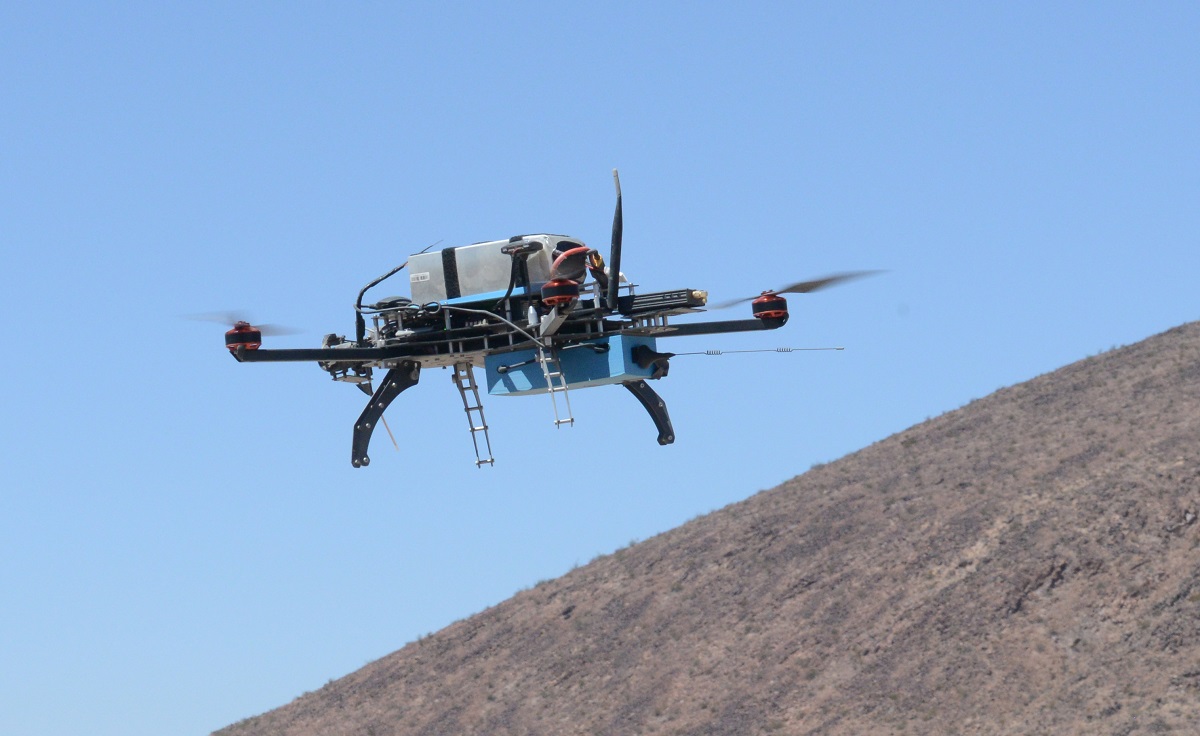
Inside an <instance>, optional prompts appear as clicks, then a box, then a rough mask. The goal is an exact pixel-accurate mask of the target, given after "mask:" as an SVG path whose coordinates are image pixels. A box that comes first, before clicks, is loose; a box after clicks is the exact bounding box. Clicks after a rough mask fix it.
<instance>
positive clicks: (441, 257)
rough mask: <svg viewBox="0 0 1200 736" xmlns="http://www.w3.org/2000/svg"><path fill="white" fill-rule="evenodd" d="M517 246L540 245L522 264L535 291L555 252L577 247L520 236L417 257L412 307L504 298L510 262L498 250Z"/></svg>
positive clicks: (412, 265) (556, 238)
mask: <svg viewBox="0 0 1200 736" xmlns="http://www.w3.org/2000/svg"><path fill="white" fill-rule="evenodd" d="M518 243H540V244H541V246H542V248H541V250H539V251H537V252H534V253H530V254H529V255H528V257H526V259H525V262H526V264H527V268H528V269H529V285H530V287H531V288H532V289H534V290H537V289H540V288H541V285H542V284H544V283H545V282H547V281H549V280H550V266H551V265H552V264H553V263H554V252H555V250H556V249H557V250H558V251H559V252H562V251H564V250H568V249H570V248H575V247H578V246H580V245H582V243H580V242H578V241H577V240H574V239H572V238H569V237H567V236H565V235H522V236H519V237H515V238H510V239H508V240H492V241H489V242H486V243H475V244H474V245H463V246H459V247H457V248H444V249H442V250H440V251H434V252H432V253H420V254H417V255H415V256H412V257H410V258H409V259H408V272H409V281H410V282H411V283H412V300H413V301H414V302H415V303H417V304H426V303H428V302H460V303H461V302H473V301H487V300H494V299H499V298H501V297H503V296H504V294H505V292H507V291H508V287H509V283H510V281H511V280H512V269H513V259H512V257H511V256H510V255H508V254H507V253H505V252H504V250H503V249H504V248H506V247H507V246H511V245H516V244H518ZM560 244H561V245H560ZM518 283H519V282H518ZM514 293H516V294H522V293H524V288H523V287H522V286H517V288H516V289H514Z"/></svg>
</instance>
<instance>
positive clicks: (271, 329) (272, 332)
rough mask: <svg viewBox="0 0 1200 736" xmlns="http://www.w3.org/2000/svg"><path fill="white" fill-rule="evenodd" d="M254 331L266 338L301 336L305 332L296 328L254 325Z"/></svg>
mask: <svg viewBox="0 0 1200 736" xmlns="http://www.w3.org/2000/svg"><path fill="white" fill-rule="evenodd" d="M253 327H254V329H256V330H258V331H259V332H261V333H262V334H263V336H264V337H267V336H270V337H278V336H280V335H299V334H302V333H303V332H304V330H298V329H296V328H295V327H287V326H285V325H253Z"/></svg>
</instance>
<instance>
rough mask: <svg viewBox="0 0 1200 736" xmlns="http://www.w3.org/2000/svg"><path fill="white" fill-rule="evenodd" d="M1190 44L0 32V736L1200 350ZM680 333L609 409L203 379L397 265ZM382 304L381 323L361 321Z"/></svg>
mask: <svg viewBox="0 0 1200 736" xmlns="http://www.w3.org/2000/svg"><path fill="white" fill-rule="evenodd" d="M1198 39H1200V6H1197V5H1196V4H1195V3H1185V2H1180V3H1170V2H1156V3H1104V2H1097V3H1041V2H1039V3H1034V2H1015V3H1014V2H1004V3H936V2H934V3H928V2H922V3H891V2H884V3H860V2H854V3H843V2H837V3H755V2H751V3H736V4H733V3H731V4H725V5H724V6H722V7H716V8H711V9H697V4H695V3H604V4H574V3H560V4H554V5H550V4H544V5H543V4H523V3H514V4H502V5H499V6H496V7H493V8H483V7H480V5H479V4H468V3H380V2H363V3H354V4H348V3H316V2H294V3H253V4H248V3H230V2H206V3H161V2H157V3H141V2H122V3H78V4H73V3H62V2H23V1H20V0H12V1H10V2H7V3H4V4H3V5H2V6H0V274H3V276H4V285H3V287H2V288H0V307H2V310H0V314H2V315H3V320H4V327H5V334H6V339H7V341H8V344H9V349H8V351H7V354H8V359H7V361H6V364H7V368H6V375H7V380H6V381H5V382H4V384H3V389H0V390H2V391H3V395H2V399H3V414H2V416H3V417H4V419H3V423H2V424H0V433H2V434H0V448H2V449H0V453H2V454H0V457H2V458H3V465H4V480H3V490H2V491H0V732H3V733H5V734H39V735H40V736H60V735H61V736H65V735H67V734H81V733H87V734H91V735H92V736H107V735H112V736H117V735H118V734H119V735H120V736H143V735H145V736H149V735H151V734H153V735H155V736H158V735H160V734H167V733H169V734H204V733H207V732H209V731H211V730H213V729H216V728H219V727H221V726H224V725H227V724H229V723H232V722H234V721H236V720H239V719H241V718H244V717H247V716H250V715H253V714H256V713H259V712H261V711H264V710H267V709H270V708H273V707H275V706H278V705H282V704H284V703H286V702H287V701H289V700H291V699H292V698H293V697H295V696H298V695H300V694H301V693H303V692H305V691H307V690H313V689H316V688H318V687H320V686H321V685H323V684H324V683H325V682H326V681H328V680H329V679H331V678H336V677H340V676H342V675H344V674H346V673H348V672H350V671H353V670H355V669H357V668H358V667H360V666H362V665H363V664H365V663H366V662H368V661H370V660H373V659H376V658H378V657H380V656H383V655H385V654H387V653H389V652H391V651H393V650H395V649H397V648H399V647H401V646H402V645H404V644H405V643H406V642H408V641H411V640H413V639H415V638H417V637H418V636H421V635H423V634H425V633H427V632H431V631H436V630H438V629H440V628H442V627H443V626H445V625H447V624H449V623H451V622H453V621H455V620H457V619H459V618H462V617H465V616H468V615H470V614H472V613H474V612H477V611H479V610H482V609H483V608H485V607H487V606H490V605H493V604H495V603H498V602H499V601H501V600H503V599H505V598H507V597H508V596H510V595H511V594H513V593H514V592H516V591H517V590H519V589H521V588H523V587H526V586H530V585H533V584H535V583H536V582H537V581H538V580H539V579H543V578H548V577H554V576H557V575H560V574H562V573H564V572H566V571H568V570H569V569H571V567H572V566H574V565H576V564H585V563H587V562H588V561H589V560H590V559H592V558H593V557H595V556H596V555H599V554H605V553H608V552H611V551H612V550H614V549H616V548H618V547H621V546H623V545H625V544H628V543H629V542H630V540H634V539H644V538H646V537H648V536H651V535H654V534H656V533H658V532H661V531H664V530H667V529H669V528H671V527H674V526H676V525H678V524H680V523H682V522H684V521H686V520H688V519H689V518H692V517H694V516H696V515H698V514H702V513H706V512H708V511H710V510H713V509H717V508H720V507H722V506H724V505H726V504H728V503H731V502H733V501H737V500H740V499H743V498H746V497H747V496H750V495H752V494H753V493H755V492H757V491H759V490H761V489H765V488H769V487H773V486H775V485H776V484H778V483H780V482H782V481H784V480H787V479H788V478H790V477H792V476H794V475H796V474H799V473H802V472H804V471H805V470H807V469H808V468H809V467H810V466H812V465H813V464H814V463H819V462H828V461H831V460H834V459H837V458H839V457H841V456H843V455H845V454H847V453H850V452H853V451H855V450H857V449H859V448H861V447H863V446H865V445H868V444H870V443H872V442H874V441H877V440H879V439H882V438H884V437H886V436H888V435H889V434H892V433H894V432H896V431H899V430H902V429H904V428H905V427H908V426H910V425H912V424H914V423H917V422H920V421H923V420H924V419H926V418H927V417H930V416H934V415H937V414H940V413H942V412H944V411H948V410H951V409H954V408H956V407H959V406H961V405H963V404H964V403H967V402H969V401H970V400H972V399H974V398H978V397H981V396H984V395H986V394H988V393H990V392H992V391H994V390H995V389H997V388H999V387H1001V386H1005V385H1009V384H1012V383H1016V382H1019V381H1022V380H1025V379H1028V378H1031V377H1033V376H1036V375H1038V374H1040V373H1043V372H1045V371H1048V370H1051V369H1054V368H1056V367H1059V366H1061V365H1063V364H1066V363H1069V362H1072V361H1074V360H1077V359H1080V358H1083V357H1086V356H1088V355H1090V354H1094V353H1097V352H1099V351H1102V350H1106V349H1108V348H1110V347H1112V346H1114V345H1118V344H1124V343H1129V342H1133V341H1136V340H1139V339H1141V338H1144V337H1146V336H1149V335H1151V334H1153V333H1156V332H1159V331H1162V330H1164V329H1167V328H1169V327H1172V326H1174V325H1177V324H1180V323H1182V322H1186V321H1190V320H1194V319H1196V318H1197V317H1200V308H1198V306H1197V296H1196V294H1197V287H1196V280H1197V274H1200V238H1198V233H1200V63H1198V56H1197V55H1198V52H1197V48H1198V46H1197V43H1198ZM614 167H617V168H619V169H620V171H621V178H622V184H623V188H624V194H625V253H624V258H623V262H622V266H623V270H624V271H625V272H626V273H627V274H628V275H629V276H630V277H631V278H632V279H633V280H634V281H635V282H637V283H638V284H640V285H641V286H642V288H643V290H659V289H668V288H678V287H692V288H700V289H707V290H708V291H709V292H710V293H711V294H712V297H713V299H714V300H719V299H730V298H735V297H739V296H746V295H751V294H755V293H757V292H758V291H760V290H762V289H765V288H769V287H774V286H779V285H781V284H784V283H788V282H790V281H796V280H800V279H804V278H812V277H817V276H822V275H825V274H827V273H830V272H834V271H839V270H846V269H875V268H878V269H887V271H888V272H887V273H886V274H885V275H882V276H878V277H874V278H872V279H867V280H862V281H858V282H855V283H852V284H848V285H845V286H842V287H840V288H838V289H834V290H831V291H828V292H822V293H819V294H813V295H808V296H801V297H794V298H792V299H791V306H792V321H791V323H790V324H788V326H787V327H786V328H785V329H783V330H780V331H778V332H773V333H761V334H753V335H742V336H730V337H726V338H688V339H681V340H678V341H676V342H673V343H661V344H662V346H663V347H664V348H666V349H669V350H676V351H684V350H704V349H708V348H723V349H731V350H732V349H749V348H760V347H762V348H773V347H778V346H795V347H800V346H826V345H844V346H845V347H846V350H845V351H844V352H830V353H796V354H792V355H729V356H724V357H706V356H698V357H690V358H682V357H681V358H677V359H676V360H675V361H674V362H673V364H672V370H671V374H670V376H669V377H668V378H666V379H665V380H663V381H660V382H659V383H658V384H657V385H656V386H655V388H656V389H657V390H658V391H659V393H660V394H661V395H662V396H663V398H664V399H665V400H666V401H667V403H668V406H669V407H670V409H671V412H672V418H673V420H674V423H675V428H676V431H677V433H678V441H677V442H676V444H675V445H673V446H671V447H666V448H663V447H659V446H658V445H657V444H656V443H655V432H654V429H653V426H652V425H651V423H650V419H649V418H648V417H647V416H646V414H645V413H644V412H643V410H642V408H641V407H640V406H639V405H638V404H637V402H636V401H635V400H634V399H633V397H632V396H630V395H628V394H627V393H626V392H624V391H622V390H620V389H618V388H615V387H606V388H600V389H592V390H588V391H580V392H577V393H575V394H574V395H573V396H572V402H573V405H574V409H575V416H576V419H577V422H576V426H575V427H573V428H569V429H561V430H555V428H554V427H553V425H552V412H551V407H550V403H549V399H547V398H546V397H544V396H541V397H529V398H501V397H497V398H493V399H488V398H485V408H486V411H487V417H488V420H489V423H490V424H491V426H492V430H493V432H492V444H493V448H494V450H495V454H496V457H497V460H496V465H495V467H494V468H484V469H476V468H475V467H474V465H473V463H472V459H473V454H472V450H471V443H470V438H469V436H468V433H467V426H466V420H465V418H464V416H463V413H462V408H461V405H460V404H459V399H458V397H457V395H456V393H455V391H454V388H453V386H452V384H451V382H450V374H449V372H447V371H441V370H430V371H427V372H426V373H425V374H424V376H423V381H422V383H421V384H420V385H419V386H418V387H417V388H415V389H413V390H411V391H409V392H408V393H405V394H404V395H403V396H402V397H401V399H400V400H398V401H397V402H396V403H395V404H394V405H393V406H392V408H391V410H390V411H389V413H388V417H389V419H390V423H391V426H392V428H393V429H394V430H395V431H396V433H397V434H398V435H399V438H400V440H401V451H400V452H399V453H397V452H395V451H394V450H393V449H392V448H391V447H390V443H388V442H387V438H386V435H382V434H381V435H380V436H377V437H376V438H375V440H376V441H375V443H374V445H373V453H372V457H373V460H374V462H373V463H372V464H371V466H370V468H368V469H362V470H355V469H353V468H352V467H351V466H350V463H349V454H350V430H351V426H352V424H353V422H354V420H355V419H356V418H357V416H358V413H359V412H360V411H361V409H362V407H363V405H364V397H363V396H362V395H361V394H360V393H359V392H358V391H356V390H354V389H353V388H351V387H349V386H346V385H342V384H335V383H332V382H331V381H329V380H328V377H327V376H326V375H325V374H324V373H322V372H321V371H320V370H319V369H317V368H316V367H315V366H311V365H238V364H237V363H235V362H234V361H233V360H231V359H230V357H229V355H228V354H227V353H226V352H225V351H224V349H223V347H222V333H223V331H224V328H222V327H220V326H218V325H208V324H204V323H197V322H188V321H184V320H181V319H180V316H181V315H187V314H191V313H196V312H208V311H214V310H221V309H241V310H244V311H245V312H246V313H247V314H248V315H250V316H251V317H253V318H254V319H256V320H259V321H262V322H277V323H283V324H287V325H292V326H296V327H299V328H303V329H305V330H306V333H305V334H303V335H298V336H295V337H287V338H280V339H277V340H275V341H274V342H273V343H271V344H272V345H275V346H280V347H284V346H295V347H299V346H315V345H316V344H318V343H319V341H320V338H321V335H322V334H324V333H326V332H333V331H336V332H339V333H347V332H352V331H353V313H352V304H353V300H354V297H355V295H356V293H357V291H358V289H359V288H361V287H362V286H363V285H364V284H365V283H366V282H367V281H369V280H370V279H372V278H374V277H375V276H377V275H379V274H382V273H383V272H385V271H387V270H388V269H389V268H391V267H393V266H395V265H397V264H399V263H401V262H402V261H404V260H405V258H406V257H407V256H408V255H409V254H410V253H413V252H416V251H417V250H420V249H421V248H424V247H425V246H427V245H429V244H431V243H434V242H441V243H442V244H443V245H462V244H466V243H470V242H476V241H481V240H492V239H499V238H505V237H508V236H510V235H513V234H517V233H527V232H557V233H567V234H571V235H574V236H576V237H578V238H581V239H583V240H584V241H585V242H588V243H589V244H591V245H595V246H599V247H600V249H601V250H602V251H605V252H607V241H608V234H609V227H610V222H611V216H612V207H613V189H612V179H611V176H610V170H611V169H612V168H614ZM406 288H407V287H406V285H405V282H404V279H403V277H401V278H400V279H399V280H398V281H397V283H395V285H394V286H391V287H390V288H389V287H384V288H382V289H381V291H380V292H373V293H374V294H376V295H378V296H383V295H385V293H405V290H406Z"/></svg>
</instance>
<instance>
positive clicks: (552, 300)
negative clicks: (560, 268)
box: [542, 279, 579, 307]
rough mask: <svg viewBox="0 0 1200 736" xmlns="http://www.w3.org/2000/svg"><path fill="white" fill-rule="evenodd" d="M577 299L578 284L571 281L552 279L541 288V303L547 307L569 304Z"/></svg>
mask: <svg viewBox="0 0 1200 736" xmlns="http://www.w3.org/2000/svg"><path fill="white" fill-rule="evenodd" d="M578 298H579V282H578V281H572V280H571V279H554V280H553V281H547V282H546V283H545V285H544V286H542V303H543V304H545V305H546V306H547V307H557V306H558V305H560V304H569V303H570V302H571V300H572V299H578Z"/></svg>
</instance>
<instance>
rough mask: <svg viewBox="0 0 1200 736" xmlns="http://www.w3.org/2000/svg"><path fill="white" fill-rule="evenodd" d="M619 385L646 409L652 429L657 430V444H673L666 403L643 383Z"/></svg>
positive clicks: (672, 432)
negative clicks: (652, 425)
mask: <svg viewBox="0 0 1200 736" xmlns="http://www.w3.org/2000/svg"><path fill="white" fill-rule="evenodd" d="M621 385H622V386H624V387H625V388H627V389H629V393H631V394H633V395H634V396H636V397H637V400H638V401H640V402H642V406H644V407H646V411H648V412H650V418H651V419H653V420H654V427H655V428H656V429H657V430H658V444H660V445H669V444H671V443H672V442H674V441H675V429H674V428H672V427H671V415H669V414H668V413H667V405H666V403H665V402H664V401H663V400H662V398H660V397H659V395H658V394H656V393H655V392H654V389H652V388H650V385H649V384H648V383H646V382H645V381H630V382H629V383H622V384H621Z"/></svg>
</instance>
